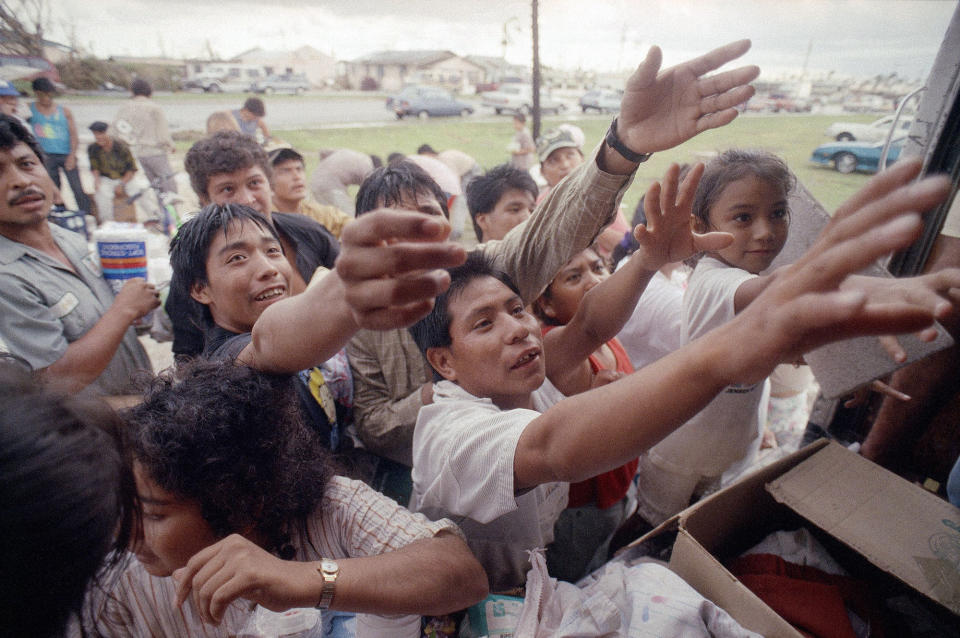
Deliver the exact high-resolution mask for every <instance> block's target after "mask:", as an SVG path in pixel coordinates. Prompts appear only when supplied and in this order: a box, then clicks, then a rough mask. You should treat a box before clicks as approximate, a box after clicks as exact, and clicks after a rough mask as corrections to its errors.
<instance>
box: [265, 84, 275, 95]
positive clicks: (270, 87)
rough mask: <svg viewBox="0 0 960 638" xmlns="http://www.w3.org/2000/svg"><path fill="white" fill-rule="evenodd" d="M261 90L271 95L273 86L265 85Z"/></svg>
mask: <svg viewBox="0 0 960 638" xmlns="http://www.w3.org/2000/svg"><path fill="white" fill-rule="evenodd" d="M263 92H264V93H265V94H266V95H273V87H272V86H268V87H266V88H265V89H263Z"/></svg>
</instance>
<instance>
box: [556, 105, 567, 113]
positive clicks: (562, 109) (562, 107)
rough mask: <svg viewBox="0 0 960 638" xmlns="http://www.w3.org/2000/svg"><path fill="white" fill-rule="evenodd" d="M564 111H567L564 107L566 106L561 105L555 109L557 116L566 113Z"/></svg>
mask: <svg viewBox="0 0 960 638" xmlns="http://www.w3.org/2000/svg"><path fill="white" fill-rule="evenodd" d="M566 110H567V105H566V104H561V105H560V106H558V107H557V115H560V114H561V113H563V112H564V111H566Z"/></svg>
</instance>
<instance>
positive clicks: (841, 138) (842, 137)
mask: <svg viewBox="0 0 960 638" xmlns="http://www.w3.org/2000/svg"><path fill="white" fill-rule="evenodd" d="M837 141H838V142H852V141H853V135H851V134H850V133H840V134H839V135H837Z"/></svg>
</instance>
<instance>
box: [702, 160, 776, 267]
mask: <svg viewBox="0 0 960 638" xmlns="http://www.w3.org/2000/svg"><path fill="white" fill-rule="evenodd" d="M710 226H711V228H710V230H719V231H723V232H725V233H730V234H731V235H733V243H732V244H730V245H729V246H727V247H726V248H724V249H723V250H719V251H717V252H716V253H715V255H716V256H717V257H718V258H720V260H721V261H723V262H725V263H727V264H729V265H731V266H734V267H736V268H742V269H743V270H746V271H747V272H750V273H753V274H757V273H759V272H760V271H762V270H765V269H766V268H767V267H769V266H770V264H771V262H773V260H774V258H775V257H776V256H777V255H778V254H779V253H780V251H781V250H782V249H783V244H784V243H785V242H786V241H787V230H788V229H789V227H790V211H789V209H788V208H787V195H786V193H784V192H783V190H782V189H781V188H780V187H779V186H777V185H776V184H772V183H770V182H768V181H765V180H762V179H760V178H759V177H757V176H756V175H750V176H747V177H744V178H743V179H739V180H737V181H735V182H731V183H730V184H728V185H727V187H726V188H724V189H723V192H722V193H721V194H720V197H719V198H718V199H717V201H716V203H714V205H713V206H712V207H711V208H710Z"/></svg>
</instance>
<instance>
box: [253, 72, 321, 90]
mask: <svg viewBox="0 0 960 638" xmlns="http://www.w3.org/2000/svg"><path fill="white" fill-rule="evenodd" d="M309 90H310V83H309V82H308V81H307V76H305V75H303V74H296V73H289V74H286V75H268V76H267V77H265V78H263V79H262V80H257V81H255V82H253V83H252V84H250V91H251V92H253V93H266V94H267V95H270V94H272V93H293V94H294V95H301V94H303V93H306V92H307V91H309Z"/></svg>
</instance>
